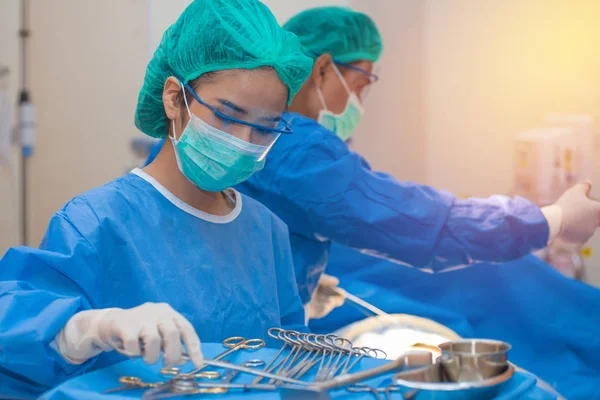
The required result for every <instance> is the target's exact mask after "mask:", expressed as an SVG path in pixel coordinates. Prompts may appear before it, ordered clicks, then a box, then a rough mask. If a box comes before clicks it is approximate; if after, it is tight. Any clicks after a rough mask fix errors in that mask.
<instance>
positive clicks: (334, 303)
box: [304, 274, 346, 323]
mask: <svg viewBox="0 0 600 400" xmlns="http://www.w3.org/2000/svg"><path fill="white" fill-rule="evenodd" d="M339 283H340V281H339V279H338V278H336V277H334V276H331V275H325V274H323V275H322V276H321V279H319V286H317V290H315V292H314V293H313V295H312V298H311V299H310V301H309V302H308V304H306V305H305V306H304V309H305V311H306V313H305V315H306V323H308V321H309V320H311V319H319V318H323V317H325V316H326V315H327V314H329V313H330V312H331V311H333V309H335V308H337V307H340V306H341V305H342V304H344V301H345V300H346V296H345V295H344V292H343V291H342V290H339V289H338V288H337V285H339Z"/></svg>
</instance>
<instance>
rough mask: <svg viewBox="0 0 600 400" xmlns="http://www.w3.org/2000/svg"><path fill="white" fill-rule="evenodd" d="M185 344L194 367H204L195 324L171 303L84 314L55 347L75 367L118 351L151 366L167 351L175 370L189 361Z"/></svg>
mask: <svg viewBox="0 0 600 400" xmlns="http://www.w3.org/2000/svg"><path fill="white" fill-rule="evenodd" d="M182 341H183V343H184V344H185V347H186V349H187V353H188V355H189V357H190V359H191V360H192V362H193V363H194V365H195V366H196V367H201V366H202V365H203V363H204V356H203V355H202V352H201V351H200V339H199V338H198V335H197V334H196V331H195V329H194V327H193V326H192V324H191V323H190V322H189V321H188V320H187V319H185V317H184V316H183V315H181V314H179V313H178V312H177V311H175V310H173V308H171V306H169V305H168V304H165V303H145V304H142V305H141V306H138V307H134V308H130V309H127V310H124V309H122V308H105V309H100V310H89V311H81V312H79V313H77V314H75V315H74V316H73V317H71V319H69V321H68V322H67V324H66V325H65V327H64V328H63V329H62V330H61V331H60V332H59V333H58V335H57V336H56V338H55V339H54V343H53V347H55V348H57V350H58V351H59V353H60V354H61V355H62V356H63V358H64V359H65V360H67V361H68V362H70V363H71V364H81V363H83V362H85V361H87V360H88V359H90V358H92V357H94V356H96V355H98V354H100V353H101V352H103V351H111V350H117V349H118V350H119V351H120V352H121V353H123V354H125V355H127V356H129V357H136V356H142V357H143V359H144V361H145V362H146V363H147V364H156V362H157V361H158V359H159V357H160V353H161V350H164V365H165V367H172V366H175V365H181V364H185V362H186V360H184V359H183V358H182V354H183V348H182V346H181V342H182ZM140 343H143V345H141V344H140Z"/></svg>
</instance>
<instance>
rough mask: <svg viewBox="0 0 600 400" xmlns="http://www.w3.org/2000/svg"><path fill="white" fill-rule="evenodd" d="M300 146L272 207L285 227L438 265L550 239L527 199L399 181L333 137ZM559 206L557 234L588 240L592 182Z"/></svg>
mask: <svg viewBox="0 0 600 400" xmlns="http://www.w3.org/2000/svg"><path fill="white" fill-rule="evenodd" d="M315 129H318V128H315ZM303 145H305V146H307V148H306V149H296V150H297V151H293V152H291V153H290V154H288V155H287V156H288V157H287V158H286V163H287V165H286V166H285V168H286V169H289V170H290V172H289V173H287V172H286V171H284V172H281V173H280V176H279V177H278V179H279V180H278V182H277V189H278V190H279V191H280V192H281V194H282V196H281V197H278V198H277V200H278V202H279V203H278V204H275V205H274V207H281V210H274V211H275V212H276V213H277V214H278V215H280V216H282V217H283V218H284V221H285V222H286V223H288V225H290V226H295V227H297V228H295V229H294V231H295V232H296V233H299V234H302V231H305V232H306V234H310V233H311V232H315V233H316V234H317V235H318V236H319V237H322V238H328V239H331V240H333V241H335V242H338V243H340V244H342V245H345V246H349V247H353V248H356V249H359V250H362V251H363V252H365V253H368V254H371V255H375V256H379V257H383V258H387V259H390V260H392V261H396V262H400V263H406V264H409V265H412V266H415V267H419V268H427V269H430V270H433V271H440V270H444V269H447V268H451V267H456V266H460V265H468V264H472V263H475V262H479V261H490V262H504V261H510V260H514V259H517V258H519V257H522V256H524V255H526V254H528V253H530V252H531V251H534V250H537V249H541V248H544V247H546V245H547V244H548V242H549V239H550V227H549V224H548V220H547V219H546V216H545V215H544V213H543V212H542V210H540V208H539V207H538V206H536V205H535V204H533V203H531V202H530V201H528V200H525V199H523V198H518V197H517V198H514V199H511V198H508V197H505V196H492V197H490V198H487V199H458V198H456V197H455V196H453V195H451V194H450V193H447V192H444V191H439V190H436V189H433V188H431V187H427V186H424V185H418V184H415V183H411V182H400V181H398V180H396V179H395V178H393V177H392V176H390V175H387V174H384V173H381V172H375V171H372V170H371V168H370V166H369V164H368V163H367V162H366V161H365V160H364V159H363V158H362V157H361V156H360V155H358V154H357V153H354V152H351V151H349V150H348V149H347V147H346V146H345V145H344V144H343V143H342V142H341V141H339V139H337V138H334V137H332V136H331V135H329V136H328V135H325V134H324V135H310V138H309V139H307V141H306V143H304V144H303ZM292 171H294V173H292ZM300 171H302V173H300ZM281 199H285V200H287V201H288V203H283V202H282V201H281ZM280 204H281V205H280ZM557 206H559V209H560V213H558V214H559V218H558V220H559V222H558V223H557V224H554V225H553V226H558V228H555V229H554V231H553V232H558V233H557V234H556V235H557V236H558V237H568V238H570V239H572V240H577V241H581V242H584V241H585V240H587V239H588V238H589V236H590V235H591V234H592V233H593V232H594V231H595V229H596V227H597V226H598V223H599V220H600V203H598V202H595V201H593V200H590V199H589V198H588V197H587V188H586V190H582V188H581V187H575V188H573V189H571V190H570V191H569V192H568V193H566V194H565V196H564V197H563V198H561V200H560V201H559V202H557ZM289 210H297V211H296V214H297V215H296V216H294V217H293V218H294V219H293V220H286V217H285V216H286V215H291V214H290V212H289ZM554 210H555V211H556V208H554ZM546 211H547V210H546ZM555 211H554V214H556V212H555ZM550 212H551V213H552V212H553V211H552V210H551V211H550ZM290 218H292V217H290ZM549 218H552V217H549Z"/></svg>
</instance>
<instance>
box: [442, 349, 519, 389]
mask: <svg viewBox="0 0 600 400" xmlns="http://www.w3.org/2000/svg"><path fill="white" fill-rule="evenodd" d="M439 348H440V350H441V351H442V357H441V360H440V362H441V364H442V366H443V369H444V373H445V375H446V377H447V378H448V380H449V381H451V382H481V381H484V380H486V379H488V378H492V377H494V376H497V375H499V374H501V373H502V372H504V371H505V370H506V368H507V366H508V351H509V350H510V348H511V346H510V344H508V343H505V342H500V341H497V340H487V339H465V340H457V341H453V342H447V343H442V344H440V345H439Z"/></svg>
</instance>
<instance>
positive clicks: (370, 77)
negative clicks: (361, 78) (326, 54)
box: [333, 59, 379, 83]
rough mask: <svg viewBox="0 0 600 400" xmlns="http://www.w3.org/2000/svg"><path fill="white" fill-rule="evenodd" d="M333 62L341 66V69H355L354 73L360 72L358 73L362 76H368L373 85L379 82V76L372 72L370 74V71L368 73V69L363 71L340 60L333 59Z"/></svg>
mask: <svg viewBox="0 0 600 400" xmlns="http://www.w3.org/2000/svg"><path fill="white" fill-rule="evenodd" d="M333 62H334V63H335V64H336V65H339V66H341V67H344V68H349V69H353V70H354V71H358V72H360V73H361V74H365V75H366V76H368V77H369V80H370V81H371V83H375V82H377V81H378V80H379V75H377V74H374V73H372V72H369V71H367V70H366V69H362V68H359V67H357V66H355V65H352V64H348V63H344V62H341V61H338V60H336V59H333Z"/></svg>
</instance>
